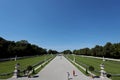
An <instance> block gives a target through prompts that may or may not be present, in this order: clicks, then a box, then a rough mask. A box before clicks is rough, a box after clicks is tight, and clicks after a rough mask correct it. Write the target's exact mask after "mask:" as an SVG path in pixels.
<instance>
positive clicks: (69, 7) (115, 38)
mask: <svg viewBox="0 0 120 80" xmlns="http://www.w3.org/2000/svg"><path fill="white" fill-rule="evenodd" d="M0 36H1V37H3V38H5V39H7V40H11V41H13V40H14V41H19V40H28V41H29V42H30V43H32V44H36V45H38V46H40V47H43V48H46V49H55V50H58V51H62V50H65V49H70V50H73V49H80V48H84V47H89V48H91V47H94V46H95V45H104V44H105V43H106V42H112V43H117V42H120V0H0Z"/></svg>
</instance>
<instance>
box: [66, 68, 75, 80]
mask: <svg viewBox="0 0 120 80" xmlns="http://www.w3.org/2000/svg"><path fill="white" fill-rule="evenodd" d="M72 74H73V76H76V73H75V70H73V72H72ZM67 75H68V80H70V73H69V72H67Z"/></svg>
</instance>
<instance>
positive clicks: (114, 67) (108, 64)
mask: <svg viewBox="0 0 120 80" xmlns="http://www.w3.org/2000/svg"><path fill="white" fill-rule="evenodd" d="M68 57H69V58H71V59H73V55H69V56H68ZM75 58H76V62H77V63H78V64H81V63H82V64H86V65H87V66H91V65H92V66H94V68H95V70H97V71H100V64H101V63H102V60H101V59H95V58H88V57H82V56H75ZM81 66H82V65H81ZM83 67H85V66H83ZM119 68H120V62H118V61H109V60H107V61H105V71H106V72H107V73H112V74H120V69H119ZM94 73H95V72H94ZM95 74H96V75H100V74H98V73H95ZM112 80H120V77H112Z"/></svg>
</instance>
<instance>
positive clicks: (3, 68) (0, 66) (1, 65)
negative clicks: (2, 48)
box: [0, 55, 52, 78]
mask: <svg viewBox="0 0 120 80" xmlns="http://www.w3.org/2000/svg"><path fill="white" fill-rule="evenodd" d="M50 57H52V56H51V55H43V56H36V57H31V58H25V59H19V60H17V61H5V62H0V74H3V73H10V72H13V71H14V67H15V64H16V63H19V64H20V70H24V69H26V67H27V66H29V65H34V64H36V63H38V62H41V61H43V60H45V58H46V59H48V58H50ZM11 76H12V75H11ZM7 77H10V76H7ZM7 77H5V78H7ZM0 78H4V76H0Z"/></svg>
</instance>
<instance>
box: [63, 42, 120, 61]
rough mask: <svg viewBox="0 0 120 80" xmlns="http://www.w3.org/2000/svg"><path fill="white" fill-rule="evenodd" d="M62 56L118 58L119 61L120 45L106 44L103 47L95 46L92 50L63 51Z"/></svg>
mask: <svg viewBox="0 0 120 80" xmlns="http://www.w3.org/2000/svg"><path fill="white" fill-rule="evenodd" d="M63 53H64V54H67V53H70V54H71V53H73V54H76V55H86V56H97V57H103V56H104V57H108V58H118V59H120V43H114V44H112V43H110V42H108V43H106V44H105V45H104V46H99V45H96V46H95V47H94V48H83V49H79V50H74V51H73V52H72V51H70V50H65V51H63Z"/></svg>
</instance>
